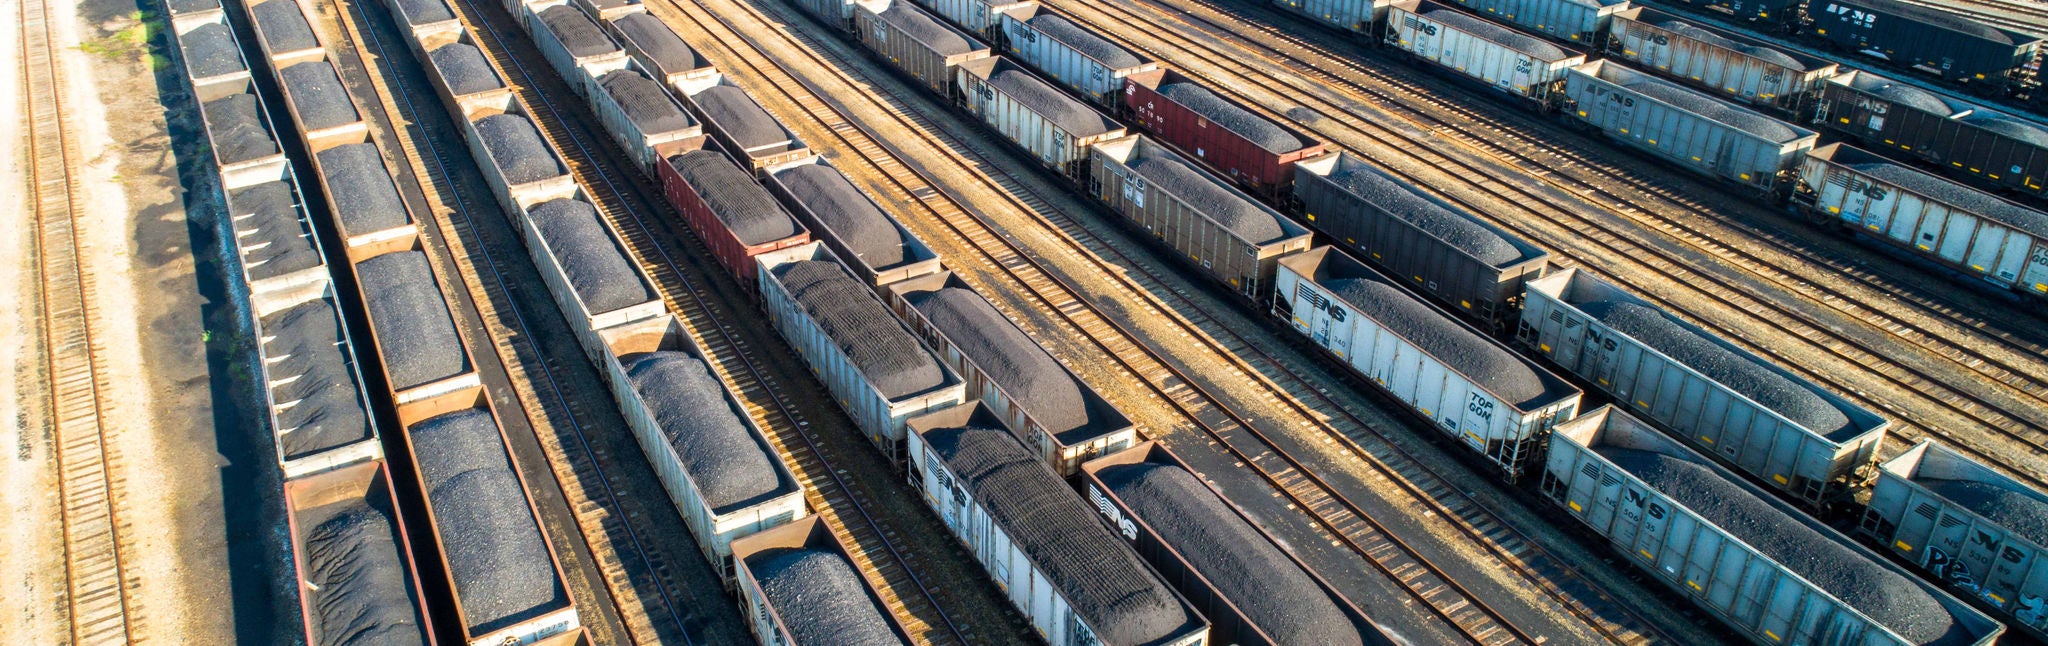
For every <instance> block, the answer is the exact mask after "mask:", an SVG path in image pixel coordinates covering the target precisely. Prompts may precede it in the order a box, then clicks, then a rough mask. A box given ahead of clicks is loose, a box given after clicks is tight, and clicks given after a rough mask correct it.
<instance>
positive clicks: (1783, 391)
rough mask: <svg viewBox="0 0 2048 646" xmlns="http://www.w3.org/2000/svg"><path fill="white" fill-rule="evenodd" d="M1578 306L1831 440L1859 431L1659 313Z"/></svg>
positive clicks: (1753, 363) (1811, 395) (1760, 367)
mask: <svg viewBox="0 0 2048 646" xmlns="http://www.w3.org/2000/svg"><path fill="white" fill-rule="evenodd" d="M1577 305H1578V307H1579V309H1580V310H1581V311H1584V312H1585V313H1587V314H1589V315H1592V316H1593V318H1596V319H1599V320H1600V322H1601V323H1602V324H1604V325H1606V326H1607V327H1609V328H1612V329H1614V330H1615V331H1617V332H1620V333H1622V334H1626V335H1628V336H1629V337H1630V338H1633V339H1635V340H1636V341H1639V342H1641V343H1642V344H1643V345H1646V346H1649V347H1650V348H1653V349H1655V350H1656V351H1658V352H1662V353H1664V355H1665V356H1668V357H1671V358H1672V359H1673V360H1675V361H1677V362H1678V363H1680V364H1683V365H1685V366H1687V367H1690V368H1692V369H1693V370H1697V371H1699V372H1700V374H1703V375H1706V377H1707V378H1708V379H1712V380H1714V382H1715V383H1719V384H1721V385H1723V386H1727V387H1728V388H1729V389H1732V390H1734V391H1735V392H1736V393H1739V394H1741V395H1742V396H1744V397H1748V398H1750V399H1751V400H1753V401H1755V402H1757V403H1759V404H1762V405H1763V406H1764V407H1765V408H1769V409H1771V410H1773V411H1776V412H1777V413H1778V414H1779V415H1783V416H1785V418H1786V419H1789V420H1792V422H1793V423H1795V424H1799V425H1800V426H1804V427H1806V429H1807V430H1810V431H1812V432H1814V433H1818V434H1821V435H1824V436H1827V437H1828V438H1829V439H1834V440H1844V439H1848V438H1849V437H1850V436H1853V435H1854V434H1855V433H1856V431H1857V430H1858V429H1856V428H1855V427H1854V426H1853V425H1851V424H1850V423H1849V417H1848V416H1847V415H1845V414H1843V413H1842V410H1841V409H1840V408H1836V407H1835V405H1834V404H1831V403H1828V400H1826V399H1823V398H1822V397H1821V396H1820V394H1819V393H1816V392H1814V391H1813V387H1812V386H1810V385H1807V384H1801V383H1797V382H1794V381H1792V380H1791V379H1789V378H1787V377H1785V376H1784V375H1782V374H1780V373H1778V372H1777V371H1775V370H1771V369H1770V368H1769V367H1766V366H1765V365H1764V364H1763V363H1762V360H1761V359H1757V358H1754V357H1748V356H1743V355H1740V354H1737V353H1735V352H1734V351H1733V350H1729V349H1728V348H1727V347H1726V346H1723V345H1722V344H1720V343H1716V342H1715V341H1714V340H1713V339H1709V338H1707V337H1704V336H1701V335H1699V334H1698V333H1695V332H1693V331H1692V330H1690V329H1687V328H1686V327H1685V326H1683V325H1680V324H1679V323H1678V321H1677V320H1676V319H1673V318H1672V317H1671V315H1669V314H1666V313H1664V312H1663V311H1660V310H1657V309H1655V308H1651V307H1645V306H1642V305H1637V304H1635V303H1626V302H1621V301H1598V302H1592V303H1578V304H1577Z"/></svg>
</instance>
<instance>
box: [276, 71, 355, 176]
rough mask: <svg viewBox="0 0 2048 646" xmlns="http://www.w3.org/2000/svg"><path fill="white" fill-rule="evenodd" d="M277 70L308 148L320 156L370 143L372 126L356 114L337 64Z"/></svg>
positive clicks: (295, 121) (285, 98) (293, 120)
mask: <svg viewBox="0 0 2048 646" xmlns="http://www.w3.org/2000/svg"><path fill="white" fill-rule="evenodd" d="M274 69H276V70H277V85H278V90H280V91H282V92H283V93H284V103H285V107H286V108H289V109H290V110H289V112H290V113H291V116H292V123H293V124H294V125H295V126H296V127H297V129H298V131H299V136H300V137H301V138H302V139H304V140H305V142H306V147H307V148H309V149H311V150H313V151H315V152H316V154H317V153H320V152H324V151H326V150H328V149H329V148H331V147H333V146H341V145H346V144H356V143H361V142H365V141H369V139H370V126H369V124H366V123H364V122H363V117H362V114H361V113H359V112H357V111H356V104H355V101H353V100H351V99H350V98H349V95H348V90H347V89H345V88H343V87H342V85H341V77H340V76H339V75H337V74H336V73H335V71H334V65H332V64H331V63H329V62H328V61H325V60H319V61H312V62H308V63H299V64H297V65H293V66H291V67H283V68H274ZM317 164H318V163H317V162H316V165H317Z"/></svg>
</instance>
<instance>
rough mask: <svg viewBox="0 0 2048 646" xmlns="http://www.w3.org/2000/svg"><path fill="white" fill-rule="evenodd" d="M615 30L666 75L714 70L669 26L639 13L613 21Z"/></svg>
mask: <svg viewBox="0 0 2048 646" xmlns="http://www.w3.org/2000/svg"><path fill="white" fill-rule="evenodd" d="M612 26H613V27H615V28H617V29H618V30H619V33H620V34H622V35H624V36H625V38H626V40H628V41H631V42H632V43H633V46H634V47H638V48H639V49H640V53H642V54H645V55H646V56H647V57H648V58H650V59H653V61H654V66H655V67H657V68H660V69H661V71H662V73H664V74H675V73H678V72H688V71H690V70H694V69H699V68H704V67H710V66H711V64H710V63H707V62H705V61H704V59H703V58H702V57H699V56H697V50H694V49H690V45H689V43H685V42H683V37H681V36H677V35H676V32H675V31H674V30H672V29H669V28H668V24H667V23H663V22H662V21H661V19H660V18H656V17H654V16H653V15H652V14H648V13H646V12H639V13H633V14H628V15H626V16H624V17H621V18H614V19H612Z"/></svg>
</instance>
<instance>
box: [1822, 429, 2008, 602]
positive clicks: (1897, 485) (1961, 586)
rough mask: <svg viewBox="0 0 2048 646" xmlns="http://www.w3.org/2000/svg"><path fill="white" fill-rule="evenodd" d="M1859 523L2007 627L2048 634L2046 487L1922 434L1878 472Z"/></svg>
mask: <svg viewBox="0 0 2048 646" xmlns="http://www.w3.org/2000/svg"><path fill="white" fill-rule="evenodd" d="M1857 529H1858V531H1860V532H1862V533H1863V534H1865V535H1868V536H1869V537H1870V538H1871V539H1873V540H1875V541H1877V543H1878V544H1880V545H1883V546H1884V549H1886V550H1889V551H1891V553H1892V556H1894V557H1897V558H1899V559H1901V560H1904V561H1905V562H1907V563H1909V564H1911V565H1912V566H1913V567H1916V568H1919V569H1920V571H1921V573H1922V575H1923V576H1926V577H1928V578H1930V579H1932V580H1934V581H1935V582H1937V583H1940V584H1941V585H1944V586H1947V587H1948V589H1949V590H1951V591H1954V592H1955V593H1956V594H1958V595H1961V596H1962V597H1963V598H1965V599H1969V600H1971V601H1974V602H1976V603H1977V605H1978V606H1980V607H1988V608H1991V609H1992V611H1993V614H1995V615H1997V616H1998V617H1999V619H2001V620H2004V621H2006V622H2007V623H2008V625H2014V626H2018V627H2019V628H2020V630H2021V631H2023V632H2025V633H2026V634H2027V635H2028V636H2030V637H2033V638H2035V639H2044V638H2048V615H2044V614H2043V608H2042V607H2041V604H2042V599H2044V598H2048V553H2044V551H2043V549H2042V548H2043V547H2044V546H2048V494H2043V493H2041V491H2040V490H2039V489H2035V488H2033V487H2029V486H2027V485H2025V484H2023V483H2021V482H2020V481H2018V480H2016V479H2014V478H2013V477H2012V476H2008V475H2005V474H2003V473H2000V472H1999V471H1998V470H1997V469H1993V468H1991V466H1989V465H1986V464H1984V463H1983V462H1979V461H1977V460H1974V459H1971V458H1969V457H1968V456H1965V455H1963V454H1962V453H1960V452H1957V451H1956V450H1955V449H1951V448H1948V447H1946V446H1943V445H1940V444H1936V443H1935V442H1934V441H1933V440H1922V441H1921V442H1920V444H1919V445H1918V446H1914V447H1913V448H1912V449H1911V450H1909V451H1906V452H1905V453H1903V454H1901V455H1899V456H1898V457H1896V458H1892V459H1891V460H1888V461H1886V462H1885V463H1884V465H1883V466H1882V467H1881V468H1880V469H1879V470H1878V472H1877V485H1876V486H1874V487H1872V488H1871V490H1870V505H1869V507H1868V508H1867V509H1866V510H1865V511H1864V514H1863V520H1862V522H1861V523H1860V524H1859V525H1858V526H1857Z"/></svg>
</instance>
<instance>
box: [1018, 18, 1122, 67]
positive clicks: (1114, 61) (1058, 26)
mask: <svg viewBox="0 0 2048 646" xmlns="http://www.w3.org/2000/svg"><path fill="white" fill-rule="evenodd" d="M1024 24H1027V25H1031V28H1032V29H1036V30H1038V33H1041V34H1045V35H1046V36H1049V37H1051V38H1052V39H1053V40H1056V41H1059V42H1060V43H1061V44H1063V45H1066V46H1068V47H1071V48H1073V49H1074V51H1077V52H1080V53H1081V55H1082V56H1086V57H1089V58H1092V59H1095V61H1096V62H1098V63H1102V65H1103V66H1104V67H1108V68H1109V69H1112V70H1120V69H1128V68H1132V67H1137V66H1139V65H1143V64H1144V61H1141V60H1138V57H1137V56H1133V55H1131V52H1130V51H1129V50H1125V49H1124V48H1122V47H1118V46H1116V43H1112V42H1109V41H1108V40H1104V39H1103V38H1102V37H1101V36H1097V35H1095V32H1092V31H1089V30H1086V29H1082V28H1080V27H1079V26H1076V25H1075V24H1074V23H1073V22H1072V21H1070V20H1067V19H1066V18H1063V17H1060V16H1058V15H1054V14H1051V13H1039V14H1038V15H1036V16H1032V17H1031V19H1030V20H1026V21H1024Z"/></svg>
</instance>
